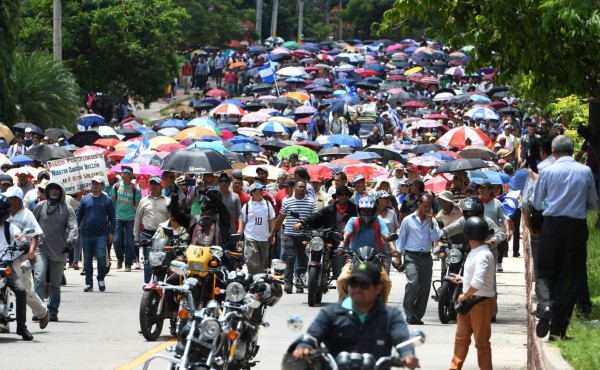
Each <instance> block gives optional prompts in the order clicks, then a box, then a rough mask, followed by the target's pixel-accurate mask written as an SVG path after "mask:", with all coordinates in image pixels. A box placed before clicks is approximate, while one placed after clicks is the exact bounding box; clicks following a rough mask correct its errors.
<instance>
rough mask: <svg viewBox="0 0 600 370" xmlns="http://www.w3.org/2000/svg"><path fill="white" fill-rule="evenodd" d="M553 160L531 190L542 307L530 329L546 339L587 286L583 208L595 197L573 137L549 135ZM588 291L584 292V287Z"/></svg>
mask: <svg viewBox="0 0 600 370" xmlns="http://www.w3.org/2000/svg"><path fill="white" fill-rule="evenodd" d="M552 155H554V157H555V158H556V162H554V164H552V165H550V166H548V167H545V168H544V169H542V170H540V175H539V177H538V180H537V183H536V185H535V190H534V195H533V206H534V207H535V209H543V213H542V214H543V216H544V220H543V224H542V231H541V235H540V250H543V251H544V253H539V254H538V257H537V262H538V263H537V276H536V278H537V280H536V286H538V287H539V289H538V299H539V301H540V306H541V307H542V309H541V312H540V313H539V317H540V321H539V322H538V324H537V327H536V334H537V336H538V337H540V338H543V337H545V336H546V334H548V331H550V340H551V341H554V340H556V339H565V338H566V332H567V327H568V326H569V319H570V318H571V314H572V312H573V307H574V305H575V298H576V297H577V294H578V293H579V292H580V290H582V289H584V288H585V286H587V271H586V258H587V239H588V228H587V222H586V218H587V213H586V210H592V209H595V207H596V203H597V202H598V195H597V194H596V186H595V184H594V176H593V175H592V171H591V170H590V168H589V167H587V166H585V165H583V164H580V163H577V162H576V161H575V160H574V159H573V157H572V155H573V140H571V138H569V137H568V136H565V135H559V136H557V137H556V138H554V140H552ZM588 294H589V293H588Z"/></svg>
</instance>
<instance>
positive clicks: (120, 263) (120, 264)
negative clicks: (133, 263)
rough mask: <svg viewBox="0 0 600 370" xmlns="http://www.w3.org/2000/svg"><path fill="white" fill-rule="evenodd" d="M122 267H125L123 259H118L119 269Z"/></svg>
mask: <svg viewBox="0 0 600 370" xmlns="http://www.w3.org/2000/svg"><path fill="white" fill-rule="evenodd" d="M122 268H123V260H119V261H117V270H120V269H122Z"/></svg>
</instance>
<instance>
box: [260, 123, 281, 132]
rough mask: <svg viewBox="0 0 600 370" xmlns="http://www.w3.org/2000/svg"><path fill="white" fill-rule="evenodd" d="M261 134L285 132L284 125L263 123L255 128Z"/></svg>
mask: <svg viewBox="0 0 600 370" xmlns="http://www.w3.org/2000/svg"><path fill="white" fill-rule="evenodd" d="M257 129H258V130H260V131H262V132H287V129H286V128H285V126H284V125H282V124H281V123H279V122H272V121H270V122H265V123H263V124H261V125H260V126H258V127H257Z"/></svg>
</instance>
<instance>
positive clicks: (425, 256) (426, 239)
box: [398, 193, 441, 325]
mask: <svg viewBox="0 0 600 370" xmlns="http://www.w3.org/2000/svg"><path fill="white" fill-rule="evenodd" d="M432 204H433V197H432V196H431V195H430V194H429V193H424V194H421V195H420V196H419V197H418V198H417V210H416V211H415V212H413V213H411V214H409V215H408V216H406V217H405V218H404V220H403V221H402V225H400V234H399V236H398V245H399V246H400V251H401V252H402V253H403V254H404V268H405V271H406V288H405V289H404V312H405V314H406V322H407V323H409V324H413V325H423V321H421V319H422V318H423V316H424V315H425V310H426V309H427V301H428V300H429V287H430V286H431V275H432V273H433V260H432V258H431V249H432V247H433V242H434V241H436V240H438V239H439V238H440V234H441V232H440V229H439V226H438V224H437V221H436V220H434V217H433V208H432V207H431V206H432Z"/></svg>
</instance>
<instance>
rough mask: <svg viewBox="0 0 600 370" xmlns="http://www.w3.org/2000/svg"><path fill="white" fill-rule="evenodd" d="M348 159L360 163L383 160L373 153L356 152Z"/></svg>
mask: <svg viewBox="0 0 600 370" xmlns="http://www.w3.org/2000/svg"><path fill="white" fill-rule="evenodd" d="M346 158H348V159H357V160H359V161H372V160H378V159H381V156H380V155H379V154H377V153H373V152H356V153H353V154H350V155H348V156H346Z"/></svg>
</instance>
